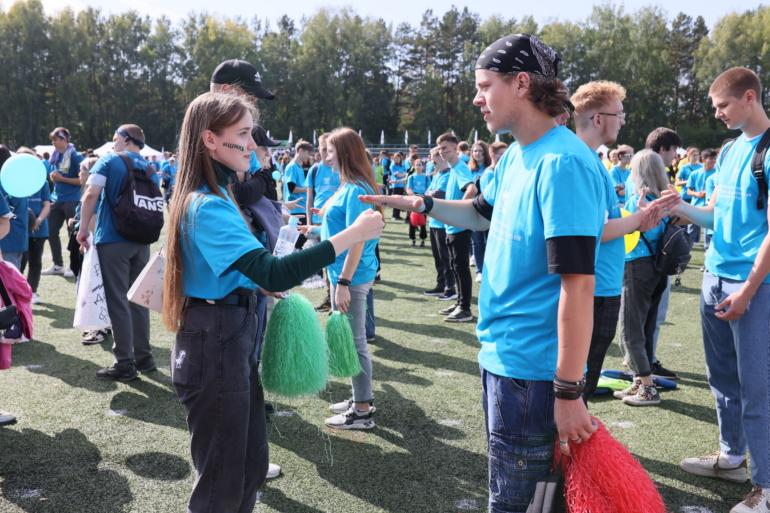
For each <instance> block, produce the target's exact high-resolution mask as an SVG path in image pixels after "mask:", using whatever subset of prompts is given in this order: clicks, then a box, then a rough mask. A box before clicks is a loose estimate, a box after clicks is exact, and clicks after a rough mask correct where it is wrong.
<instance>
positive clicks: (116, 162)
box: [88, 151, 162, 245]
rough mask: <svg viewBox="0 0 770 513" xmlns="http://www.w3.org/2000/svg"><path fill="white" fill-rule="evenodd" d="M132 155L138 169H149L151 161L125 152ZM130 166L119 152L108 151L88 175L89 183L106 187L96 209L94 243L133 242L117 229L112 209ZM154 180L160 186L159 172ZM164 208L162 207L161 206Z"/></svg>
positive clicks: (154, 175)
mask: <svg viewBox="0 0 770 513" xmlns="http://www.w3.org/2000/svg"><path fill="white" fill-rule="evenodd" d="M124 153H125V154H126V155H128V156H129V157H131V161H132V162H133V163H134V167H135V168H136V169H147V167H148V166H149V165H150V163H149V162H147V161H146V160H144V157H142V156H141V155H139V154H138V153H133V152H130V151H127V152H124ZM127 173H128V168H127V167H126V164H125V163H124V162H123V159H122V158H121V157H120V155H119V154H118V153H108V154H107V155H105V156H104V157H102V158H100V159H99V160H98V161H97V162H96V164H94V167H92V168H91V171H90V172H89V176H88V184H89V185H98V186H101V187H104V189H102V195H101V196H100V200H101V201H100V203H99V208H98V210H97V211H96V230H95V233H94V244H97V245H98V244H109V243H111V242H132V241H130V240H128V239H126V238H125V237H122V236H121V235H119V234H118V232H116V231H115V222H114V221H113V219H112V216H113V213H112V209H113V207H114V206H115V204H116V202H117V201H118V196H120V192H121V191H122V190H123V181H124V180H125V179H126V174H127ZM152 181H153V182H155V184H156V185H158V186H159V187H160V180H159V179H158V174H157V173H153V175H152ZM161 208H162V207H161Z"/></svg>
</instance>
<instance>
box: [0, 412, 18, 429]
mask: <svg viewBox="0 0 770 513" xmlns="http://www.w3.org/2000/svg"><path fill="white" fill-rule="evenodd" d="M15 421H16V415H14V414H13V413H11V412H7V411H0V426H5V425H6V424H11V423H13V422H15Z"/></svg>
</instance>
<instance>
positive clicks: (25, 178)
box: [0, 153, 46, 198]
mask: <svg viewBox="0 0 770 513" xmlns="http://www.w3.org/2000/svg"><path fill="white" fill-rule="evenodd" d="M45 175H46V172H45V166H44V165H43V162H42V161H41V160H40V159H38V158H37V157H35V156H32V155H30V154H28V153H19V154H18V155H14V156H13V157H11V158H9V159H8V160H6V161H5V164H3V169H2V170H0V184H2V186H3V189H5V192H7V193H8V195H9V196H14V197H16V198H26V197H27V196H31V195H32V194H35V193H36V192H37V191H39V190H40V189H41V188H42V187H43V185H45V178H46V177H45Z"/></svg>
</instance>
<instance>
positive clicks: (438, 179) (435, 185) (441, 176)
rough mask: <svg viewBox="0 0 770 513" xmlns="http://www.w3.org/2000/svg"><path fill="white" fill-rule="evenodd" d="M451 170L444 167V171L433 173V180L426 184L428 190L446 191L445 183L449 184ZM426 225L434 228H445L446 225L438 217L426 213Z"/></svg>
mask: <svg viewBox="0 0 770 513" xmlns="http://www.w3.org/2000/svg"><path fill="white" fill-rule="evenodd" d="M450 172H451V170H450V169H446V170H444V171H439V172H438V173H436V174H435V175H433V180H431V181H430V184H429V185H428V190H429V191H444V193H446V188H447V185H449V174H450ZM428 226H429V227H431V228H436V229H445V228H446V225H445V224H444V223H442V222H441V221H439V220H438V219H435V218H433V217H431V216H430V214H428Z"/></svg>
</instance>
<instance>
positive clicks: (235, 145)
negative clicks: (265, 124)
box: [222, 143, 246, 151]
mask: <svg viewBox="0 0 770 513" xmlns="http://www.w3.org/2000/svg"><path fill="white" fill-rule="evenodd" d="M222 146H224V147H225V148H232V149H234V150H240V151H246V148H244V147H243V146H239V145H237V144H232V143H222Z"/></svg>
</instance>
